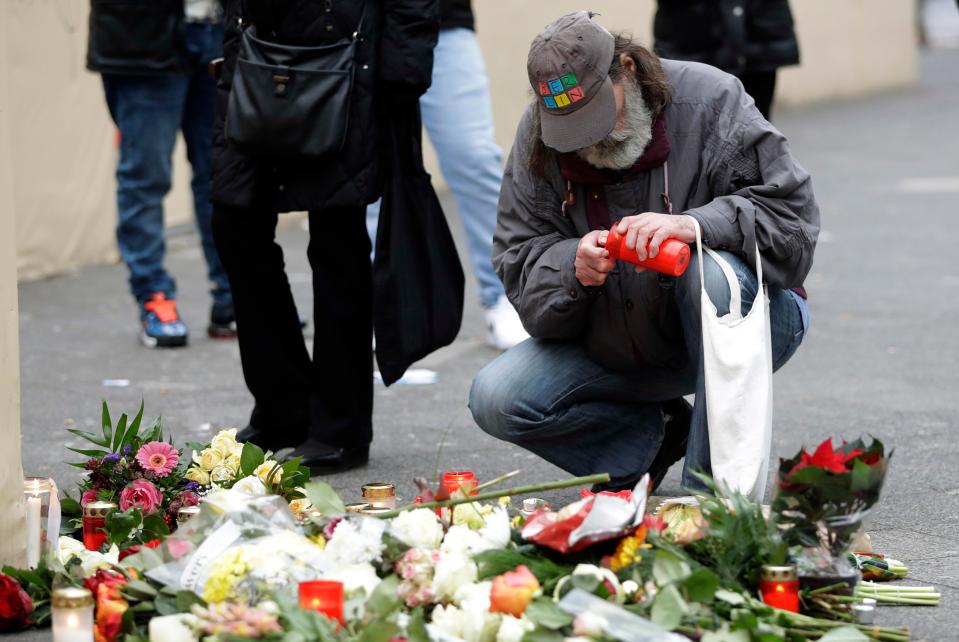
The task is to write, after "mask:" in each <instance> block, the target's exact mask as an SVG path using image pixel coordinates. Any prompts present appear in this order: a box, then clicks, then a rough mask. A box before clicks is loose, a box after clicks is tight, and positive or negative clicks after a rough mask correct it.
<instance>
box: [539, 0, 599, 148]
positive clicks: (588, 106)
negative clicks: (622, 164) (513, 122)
mask: <svg viewBox="0 0 959 642" xmlns="http://www.w3.org/2000/svg"><path fill="white" fill-rule="evenodd" d="M594 15H596V14H594V13H593V12H591V11H577V12H576V13H570V14H567V15H565V16H563V17H562V18H559V19H558V20H556V21H554V22H553V23H552V24H550V25H548V26H547V27H546V28H545V29H544V30H543V31H542V32H541V33H540V34H539V35H538V36H536V38H535V39H534V40H533V44H532V45H530V48H529V57H528V58H527V59H526V71H527V73H528V74H529V83H530V85H532V87H533V91H534V92H535V93H536V97H537V102H538V103H539V113H540V120H541V122H542V128H543V133H542V136H543V142H544V143H545V144H546V145H547V146H548V147H552V148H553V149H555V150H556V151H558V152H571V151H574V150H577V149H582V148H584V147H589V146H590V145H595V144H596V143H598V142H599V141H601V140H603V139H604V138H606V136H608V135H609V133H610V132H611V131H613V128H614V127H615V126H616V96H615V94H613V81H612V80H610V78H609V66H610V64H611V63H612V62H613V49H614V39H613V35H612V34H611V33H609V32H608V31H606V29H604V28H603V27H602V26H600V24H599V23H597V22H596V21H595V20H593V16H594Z"/></svg>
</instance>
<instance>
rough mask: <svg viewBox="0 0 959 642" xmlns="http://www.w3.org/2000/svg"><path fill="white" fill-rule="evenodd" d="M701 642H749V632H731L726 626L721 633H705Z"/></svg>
mask: <svg viewBox="0 0 959 642" xmlns="http://www.w3.org/2000/svg"><path fill="white" fill-rule="evenodd" d="M803 639H805V638H803ZM701 642H749V632H748V631H730V630H729V627H728V625H725V624H724V625H723V628H722V629H720V630H719V631H707V632H706V633H704V634H703V637H702V639H701Z"/></svg>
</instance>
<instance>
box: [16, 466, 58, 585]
mask: <svg viewBox="0 0 959 642" xmlns="http://www.w3.org/2000/svg"><path fill="white" fill-rule="evenodd" d="M51 488H52V486H51V485H50V480H49V479H47V478H46V477H24V479H23V494H24V496H25V499H26V504H27V524H26V526H27V529H26V530H27V568H36V567H37V566H38V565H39V564H40V551H41V550H42V548H43V542H44V540H45V539H46V532H45V530H46V529H45V528H44V519H45V518H46V517H47V516H48V515H49V510H50V489H51Z"/></svg>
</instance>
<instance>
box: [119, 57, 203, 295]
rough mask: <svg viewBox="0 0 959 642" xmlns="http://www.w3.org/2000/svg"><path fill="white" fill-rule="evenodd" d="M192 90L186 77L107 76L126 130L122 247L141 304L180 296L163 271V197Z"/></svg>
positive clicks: (122, 130)
mask: <svg viewBox="0 0 959 642" xmlns="http://www.w3.org/2000/svg"><path fill="white" fill-rule="evenodd" d="M186 87H187V79H186V77H184V76H163V77H138V76H116V75H107V74H104V76H103V88H104V92H105V93H106V99H107V105H108V106H109V108H110V115H111V116H112V117H113V121H114V123H116V126H117V128H118V129H119V130H120V159H119V162H118V163H117V210H118V213H119V221H118V224H117V243H118V245H119V247H120V256H121V257H122V258H123V261H124V263H126V265H127V268H129V270H130V290H131V292H132V294H133V296H134V298H136V300H137V302H138V303H140V304H143V303H144V302H146V301H147V300H148V299H149V298H150V296H151V295H152V294H154V293H158V292H159V293H163V294H165V295H166V297H167V298H169V299H172V298H175V296H176V284H175V282H174V280H173V277H172V276H170V274H169V273H167V271H166V270H165V269H164V267H163V257H164V253H165V249H166V245H165V240H164V229H163V197H164V196H166V194H167V192H169V191H170V177H171V171H172V170H171V156H172V154H173V145H174V143H175V142H176V134H177V131H178V130H179V129H180V117H181V114H182V113H183V101H184V99H185V96H186Z"/></svg>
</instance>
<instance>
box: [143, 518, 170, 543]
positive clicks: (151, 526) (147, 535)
mask: <svg viewBox="0 0 959 642" xmlns="http://www.w3.org/2000/svg"><path fill="white" fill-rule="evenodd" d="M169 534H170V528H169V527H168V526H167V525H166V520H164V519H163V517H162V516H161V515H160V514H154V515H148V516H146V517H144V518H143V536H142V539H143V541H144V542H149V541H150V540H154V539H164V538H165V537H166V536H167V535H169Z"/></svg>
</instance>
